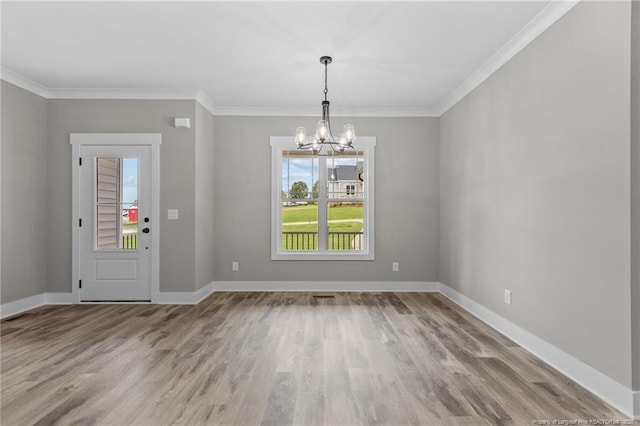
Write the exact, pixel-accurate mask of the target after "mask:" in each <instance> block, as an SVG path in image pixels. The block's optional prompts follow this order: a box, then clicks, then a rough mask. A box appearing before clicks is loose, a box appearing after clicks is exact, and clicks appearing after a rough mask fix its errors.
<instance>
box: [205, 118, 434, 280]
mask: <svg viewBox="0 0 640 426" xmlns="http://www.w3.org/2000/svg"><path fill="white" fill-rule="evenodd" d="M332 121H333V122H334V123H333V125H334V127H335V128H340V127H341V126H342V125H344V124H345V123H346V119H343V118H334V119H333V120H332ZM315 122H316V120H315V119H314V118H303V117H216V126H215V141H216V143H215V161H214V203H215V206H216V216H215V228H214V233H215V251H214V257H213V258H214V267H215V278H216V281H232V280H236V281H237V280H240V281H244V280H246V281H254V280H255V281H292V280H293V281H365V280H368V281H437V280H438V120H437V119H435V118H433V119H431V118H357V119H353V120H350V122H351V123H353V124H354V125H355V126H356V130H357V132H358V134H360V135H366V136H376V137H377V146H376V148H375V158H376V165H375V167H376V176H375V197H376V205H375V226H376V228H375V232H376V241H375V246H376V253H375V261H333V262H330V261H326V262H305V261H271V248H270V247H271V246H270V238H271V237H270V232H271V231H270V229H271V228H270V225H271V212H270V206H271V202H270V196H271V163H270V161H271V160H270V159H271V151H270V145H269V137H270V136H283V135H293V132H294V131H295V128H296V127H297V126H306V127H307V128H315ZM234 260H237V261H239V262H240V270H239V271H238V272H231V262H232V261H234ZM393 261H398V262H400V272H391V263H392V262H393Z"/></svg>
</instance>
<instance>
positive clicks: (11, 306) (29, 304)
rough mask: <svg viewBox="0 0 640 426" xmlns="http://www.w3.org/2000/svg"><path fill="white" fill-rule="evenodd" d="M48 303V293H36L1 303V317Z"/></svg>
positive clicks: (10, 315) (7, 316)
mask: <svg viewBox="0 0 640 426" xmlns="http://www.w3.org/2000/svg"><path fill="white" fill-rule="evenodd" d="M46 304H47V293H40V294H36V295H35V296H31V297H25V298H24V299H19V300H16V301H13V302H9V303H3V304H2V305H0V318H3V319H4V318H9V317H12V316H14V315H18V314H21V313H23V312H25V311H28V310H31V309H34V308H37V307H39V306H42V305H46Z"/></svg>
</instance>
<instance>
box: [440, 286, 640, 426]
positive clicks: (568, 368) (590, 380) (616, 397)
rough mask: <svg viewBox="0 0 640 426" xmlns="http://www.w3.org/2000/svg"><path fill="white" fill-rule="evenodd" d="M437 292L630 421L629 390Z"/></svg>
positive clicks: (464, 300)
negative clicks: (591, 393)
mask: <svg viewBox="0 0 640 426" xmlns="http://www.w3.org/2000/svg"><path fill="white" fill-rule="evenodd" d="M440 292H441V293H442V294H444V295H445V296H446V297H447V298H449V299H450V300H451V301H453V302H455V303H456V304H458V305H460V306H461V307H462V308H464V309H465V310H467V311H468V312H470V313H471V314H473V315H474V316H475V317H477V318H478V319H480V320H482V321H483V322H485V323H487V324H488V325H490V326H491V327H492V328H494V329H496V330H498V331H499V332H500V333H502V334H504V335H505V336H507V337H508V338H510V339H511V340H513V341H514V342H516V343H517V344H519V345H520V346H522V347H523V348H525V349H527V350H528V351H529V352H531V353H533V354H534V355H536V356H537V357H538V358H540V359H542V360H543V361H544V362H546V363H547V364H549V365H551V366H552V367H553V368H555V369H556V370H558V371H560V372H561V373H562V374H564V375H565V376H567V377H569V378H571V379H572V380H574V381H575V382H577V383H579V384H580V385H581V386H583V387H585V388H586V389H588V390H589V391H591V392H593V393H594V394H595V395H597V396H598V397H599V398H601V399H602V400H604V401H606V402H607V403H609V404H610V405H612V406H613V407H615V408H617V409H618V410H620V411H621V412H622V413H624V414H625V415H627V416H629V417H633V415H634V408H633V405H634V404H633V392H632V391H631V389H629V388H627V387H626V386H624V385H622V384H620V383H618V382H616V381H615V380H613V379H611V378H610V377H608V376H606V375H604V374H602V373H601V372H599V371H598V370H596V369H595V368H593V367H590V366H588V365H587V364H585V363H584V362H582V361H580V360H579V359H577V358H574V357H573V356H571V355H569V354H568V353H566V352H564V351H562V350H561V349H558V348H557V347H555V346H553V345H552V344H550V343H548V342H546V341H544V340H542V339H541V338H539V337H538V336H535V335H534V334H532V333H530V332H528V331H527V330H525V329H523V328H521V327H519V326H517V325H516V324H514V323H512V322H511V321H509V320H507V319H505V318H503V317H501V316H500V315H498V314H496V313H495V312H493V311H491V310H489V309H487V308H485V307H484V306H482V305H480V304H479V303H477V302H475V301H474V300H472V299H470V298H469V297H467V296H465V295H464V294H462V293H459V292H457V291H456V290H454V289H452V288H450V287H449V286H447V285H446V284H442V283H441V284H440ZM636 406H637V405H636ZM636 414H637V411H636Z"/></svg>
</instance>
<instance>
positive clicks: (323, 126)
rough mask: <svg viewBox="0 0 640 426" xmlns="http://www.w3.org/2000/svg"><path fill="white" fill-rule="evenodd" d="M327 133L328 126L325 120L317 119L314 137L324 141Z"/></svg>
mask: <svg viewBox="0 0 640 426" xmlns="http://www.w3.org/2000/svg"><path fill="white" fill-rule="evenodd" d="M328 135H329V127H328V126H327V122H326V121H325V120H320V121H318V129H317V130H316V137H317V138H318V139H319V140H320V142H324V141H325V140H327V136H328Z"/></svg>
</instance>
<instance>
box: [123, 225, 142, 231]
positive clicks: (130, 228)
mask: <svg viewBox="0 0 640 426" xmlns="http://www.w3.org/2000/svg"><path fill="white" fill-rule="evenodd" d="M136 229H138V224H137V223H123V224H122V230H123V231H135V230H136Z"/></svg>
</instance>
